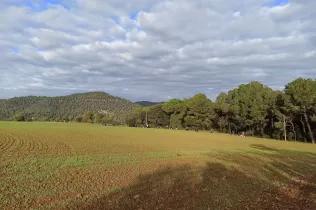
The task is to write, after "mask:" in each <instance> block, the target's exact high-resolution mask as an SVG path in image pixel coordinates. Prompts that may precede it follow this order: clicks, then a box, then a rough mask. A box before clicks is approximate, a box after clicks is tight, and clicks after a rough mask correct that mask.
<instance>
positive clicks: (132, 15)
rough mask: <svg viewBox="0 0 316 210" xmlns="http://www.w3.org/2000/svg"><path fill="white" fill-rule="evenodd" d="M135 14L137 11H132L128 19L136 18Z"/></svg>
mask: <svg viewBox="0 0 316 210" xmlns="http://www.w3.org/2000/svg"><path fill="white" fill-rule="evenodd" d="M137 15H138V12H133V13H131V14H130V15H129V17H130V19H132V20H136V19H137Z"/></svg>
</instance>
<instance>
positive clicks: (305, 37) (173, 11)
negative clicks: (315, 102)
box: [0, 0, 316, 101]
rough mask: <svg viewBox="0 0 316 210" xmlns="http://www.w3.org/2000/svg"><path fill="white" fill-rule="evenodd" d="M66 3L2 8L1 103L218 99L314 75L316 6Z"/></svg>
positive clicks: (136, 0)
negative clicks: (90, 96)
mask: <svg viewBox="0 0 316 210" xmlns="http://www.w3.org/2000/svg"><path fill="white" fill-rule="evenodd" d="M62 2H63V4H65V5H68V6H69V9H67V8H65V7H64V6H60V5H53V4H50V5H48V6H47V8H46V9H45V10H40V9H38V8H37V10H34V9H31V8H30V7H27V6H25V5H23V4H22V1H19V0H15V2H12V1H2V2H1V3H0V17H1V16H3V17H6V21H5V22H1V23H0V32H1V33H0V47H1V50H0V54H1V56H0V63H1V64H0V74H1V77H0V90H1V92H0V97H12V96H20V95H64V94H70V93H77V92H86V91H95V90H98V91H106V92H109V93H110V94H113V95H118V96H122V97H126V98H128V99H131V100H134V101H135V100H154V101H163V100H168V99H169V98H170V97H177V98H185V97H190V96H192V95H193V94H196V93H198V92H202V93H205V94H206V95H207V96H208V97H210V98H212V99H215V97H216V96H217V94H219V93H220V92H222V91H228V90H229V89H232V88H234V87H237V86H238V85H239V84H241V83H247V82H250V81H253V80H257V81H259V82H262V83H264V84H266V85H269V86H271V87H273V88H275V89H280V87H282V86H284V85H285V84H286V83H288V82H290V81H291V80H293V79H295V78H297V77H300V76H301V77H308V78H315V77H316V69H315V66H316V51H315V49H316V38H315V37H316V27H315V24H314V21H315V18H316V14H315V13H316V12H315V10H314V8H315V6H316V5H315V1H313V0H303V1H291V2H290V3H289V4H288V5H285V6H278V7H270V6H267V5H268V4H270V5H271V3H272V2H273V1H272V0H261V1H258V0H246V1H243V2H241V1H233V0H231V1H220V0H214V1H207V0H201V1H189V0H177V1H145V0H133V1H129V3H126V1H121V0H120V1H117V0H116V1H114V0H113V1H101V0H91V1H82V0H71V1H67V0H63V1H62ZM36 4H37V2H34V5H35V6H36ZM131 14H133V16H134V17H133V18H131V17H130V16H131ZM2 20H4V18H2Z"/></svg>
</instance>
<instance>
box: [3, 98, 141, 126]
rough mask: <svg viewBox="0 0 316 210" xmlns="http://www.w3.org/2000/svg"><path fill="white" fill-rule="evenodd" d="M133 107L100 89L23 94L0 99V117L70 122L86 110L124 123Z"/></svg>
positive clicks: (19, 119) (134, 105) (18, 119)
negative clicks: (67, 93)
mask: <svg viewBox="0 0 316 210" xmlns="http://www.w3.org/2000/svg"><path fill="white" fill-rule="evenodd" d="M136 107H138V105H136V104H133V103H132V102H130V101H128V100H125V99H122V98H119V97H114V96H111V95H109V94H106V93H102V92H90V93H83V94H73V95H70V96H61V97H36V96H27V97H17V98H12V99H7V100H4V99H2V100H0V120H11V119H13V120H16V121H74V120H75V119H76V120H79V118H80V117H81V116H82V115H83V114H84V113H86V112H93V113H99V114H100V115H101V114H102V115H103V117H105V116H106V117H107V118H111V120H112V121H119V122H125V119H126V116H127V115H129V114H130V113H131V112H132V110H133V109H135V108H136ZM103 117H102V118H103Z"/></svg>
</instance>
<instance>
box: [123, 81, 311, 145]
mask: <svg viewBox="0 0 316 210" xmlns="http://www.w3.org/2000/svg"><path fill="white" fill-rule="evenodd" d="M127 124H128V125H129V126H131V127H139V126H142V125H146V124H148V125H149V127H169V128H170V127H171V128H173V129H175V128H179V129H183V128H187V129H189V128H191V129H196V130H199V129H202V130H212V129H215V130H217V131H219V132H223V133H235V134H237V133H238V134H241V133H242V132H245V134H246V135H248V136H249V135H250V136H257V137H264V138H271V139H284V140H293V141H304V142H310V143H315V138H316V129H315V128H316V81H315V80H311V79H302V78H299V79H297V80H295V81H293V82H291V83H289V84H287V85H286V86H285V90H284V91H283V92H282V91H274V90H272V89H271V88H269V87H267V86H264V85H262V84H260V83H259V82H251V83H249V84H246V85H240V86H239V87H238V88H236V89H233V90H231V91H229V92H228V93H221V94H220V95H219V96H218V97H217V99H216V101H215V102H212V101H211V100H209V99H208V98H207V97H206V96H205V95H204V94H197V95H195V96H193V97H192V98H189V99H184V100H179V99H172V100H170V101H168V102H166V103H163V104H158V105H154V106H151V107H146V108H136V109H135V110H134V111H133V113H132V114H131V115H130V116H129V117H128V119H127Z"/></svg>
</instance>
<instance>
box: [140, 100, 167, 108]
mask: <svg viewBox="0 0 316 210" xmlns="http://www.w3.org/2000/svg"><path fill="white" fill-rule="evenodd" d="M162 103H163V102H151V101H137V102H135V104H138V105H140V106H142V107H148V106H153V105H157V104H162Z"/></svg>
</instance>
